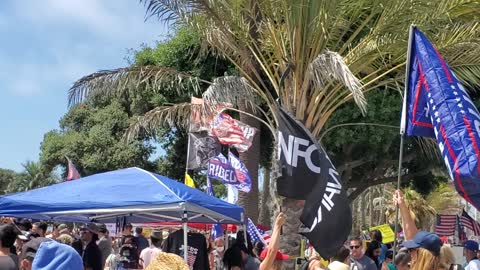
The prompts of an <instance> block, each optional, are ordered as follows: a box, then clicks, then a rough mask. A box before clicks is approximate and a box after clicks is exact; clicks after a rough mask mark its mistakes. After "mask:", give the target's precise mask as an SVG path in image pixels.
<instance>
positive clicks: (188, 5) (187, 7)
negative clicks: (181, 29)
mask: <svg viewBox="0 0 480 270" xmlns="http://www.w3.org/2000/svg"><path fill="white" fill-rule="evenodd" d="M140 2H141V3H144V5H145V6H146V7H147V18H148V17H151V16H157V17H158V18H160V19H163V20H166V21H174V22H175V21H178V20H179V19H185V18H188V17H189V16H192V15H193V14H194V13H195V12H198V11H199V10H201V9H202V7H205V5H206V4H207V3H208V2H207V1H201V0H197V1H195V0H140Z"/></svg>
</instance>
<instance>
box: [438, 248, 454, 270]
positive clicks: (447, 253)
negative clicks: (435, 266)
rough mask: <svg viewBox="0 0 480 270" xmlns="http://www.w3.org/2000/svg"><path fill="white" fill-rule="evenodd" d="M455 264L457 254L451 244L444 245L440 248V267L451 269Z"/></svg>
mask: <svg viewBox="0 0 480 270" xmlns="http://www.w3.org/2000/svg"><path fill="white" fill-rule="evenodd" d="M452 264H455V254H453V249H452V248H451V247H450V246H449V245H443V246H442V248H441V249H440V267H441V268H442V269H450V266H451V265H452Z"/></svg>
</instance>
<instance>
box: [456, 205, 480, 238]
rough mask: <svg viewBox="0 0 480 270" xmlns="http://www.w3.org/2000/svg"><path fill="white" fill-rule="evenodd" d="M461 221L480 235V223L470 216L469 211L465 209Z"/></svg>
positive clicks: (465, 226) (464, 225)
mask: <svg viewBox="0 0 480 270" xmlns="http://www.w3.org/2000/svg"><path fill="white" fill-rule="evenodd" d="M460 222H461V223H462V225H463V227H464V228H467V229H469V230H471V231H472V232H473V233H474V234H475V235H476V236H479V235H480V224H478V222H477V221H475V220H474V219H473V218H472V217H470V216H469V215H468V214H467V212H465V211H463V212H462V216H461V217H460Z"/></svg>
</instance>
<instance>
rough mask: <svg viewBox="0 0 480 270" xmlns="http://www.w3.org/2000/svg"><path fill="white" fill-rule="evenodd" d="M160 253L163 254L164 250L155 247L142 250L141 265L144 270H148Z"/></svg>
mask: <svg viewBox="0 0 480 270" xmlns="http://www.w3.org/2000/svg"><path fill="white" fill-rule="evenodd" d="M160 253H162V250H161V249H159V248H157V247H154V246H151V247H148V248H146V249H144V250H142V252H141V253H140V261H141V262H140V263H141V264H142V266H143V269H146V268H147V266H148V265H149V264H150V263H151V262H152V260H154V259H155V258H156V257H157V256H158V254H160Z"/></svg>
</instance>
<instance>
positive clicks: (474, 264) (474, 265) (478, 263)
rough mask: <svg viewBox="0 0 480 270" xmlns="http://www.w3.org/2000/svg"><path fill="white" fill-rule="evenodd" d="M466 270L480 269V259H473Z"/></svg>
mask: <svg viewBox="0 0 480 270" xmlns="http://www.w3.org/2000/svg"><path fill="white" fill-rule="evenodd" d="M465 270H480V260H471V261H470V262H469V263H468V265H467V266H466V267H465Z"/></svg>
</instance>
